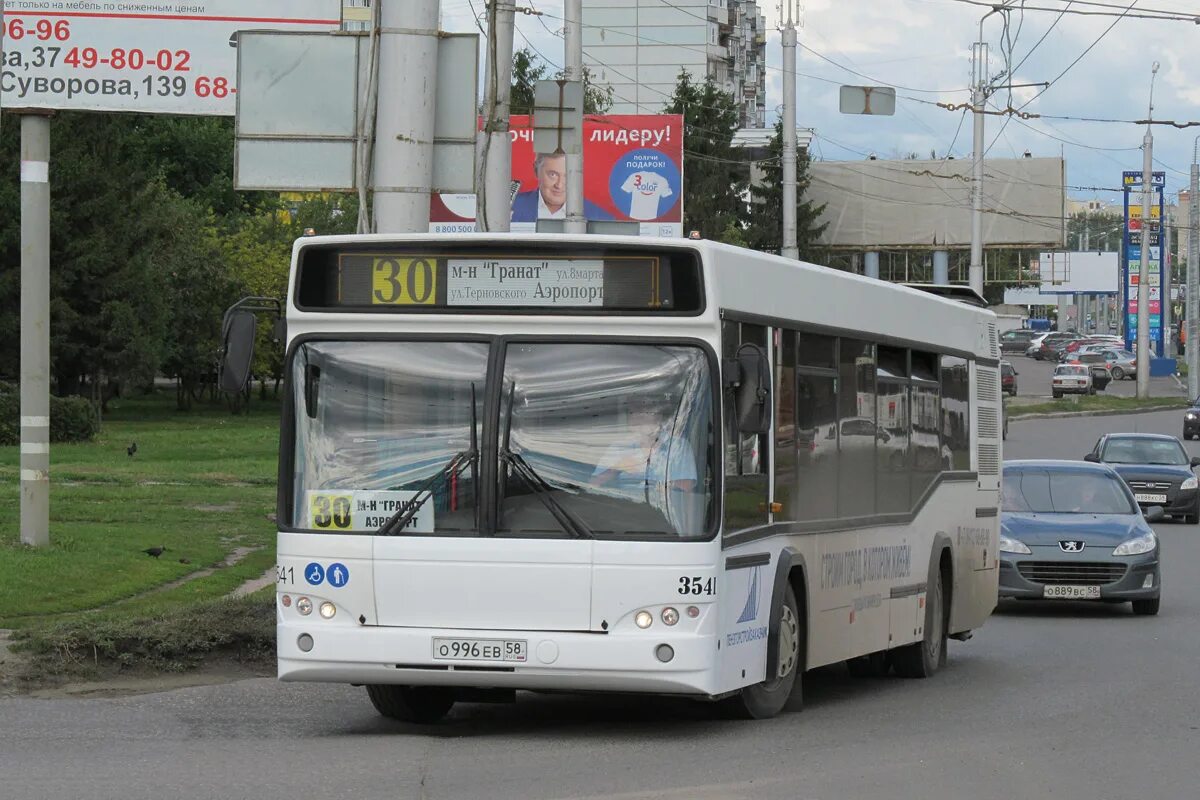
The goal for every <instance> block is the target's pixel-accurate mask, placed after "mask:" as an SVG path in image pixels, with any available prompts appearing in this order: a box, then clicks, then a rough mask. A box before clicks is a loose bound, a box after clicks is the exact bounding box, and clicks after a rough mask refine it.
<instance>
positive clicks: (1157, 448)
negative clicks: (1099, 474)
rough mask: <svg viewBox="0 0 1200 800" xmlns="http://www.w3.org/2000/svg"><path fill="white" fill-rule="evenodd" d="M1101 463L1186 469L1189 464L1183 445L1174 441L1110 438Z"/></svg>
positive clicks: (1102, 454) (1105, 445) (1101, 457)
mask: <svg viewBox="0 0 1200 800" xmlns="http://www.w3.org/2000/svg"><path fill="white" fill-rule="evenodd" d="M1100 460H1101V461H1107V462H1108V463H1110V464H1155V465H1161V466H1172V467H1184V466H1187V465H1188V463H1189V459H1188V456H1187V453H1185V452H1184V450H1183V445H1181V444H1180V443H1179V442H1177V441H1175V440H1174V439H1140V438H1139V439H1134V438H1121V437H1109V439H1108V441H1106V442H1105V443H1104V451H1103V452H1102V453H1101V454H1100Z"/></svg>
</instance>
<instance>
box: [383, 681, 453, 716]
mask: <svg viewBox="0 0 1200 800" xmlns="http://www.w3.org/2000/svg"><path fill="white" fill-rule="evenodd" d="M367 697H369V698H371V705H373V706H375V710H376V711H378V712H379V713H380V714H382V715H383V716H385V717H388V718H389V719H394V720H399V721H400V722H414V723H417V724H418V725H429V724H431V723H434V722H437V721H439V720H441V719H442V717H444V716H446V714H447V713H449V711H450V708H451V706H453V705H454V699H455V698H454V690H453V689H448V688H446V687H444V686H396V685H393V684H371V685H368V686H367Z"/></svg>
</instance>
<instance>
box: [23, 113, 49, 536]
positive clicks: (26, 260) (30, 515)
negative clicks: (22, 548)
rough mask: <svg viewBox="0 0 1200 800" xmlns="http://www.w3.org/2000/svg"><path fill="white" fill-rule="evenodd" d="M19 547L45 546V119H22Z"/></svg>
mask: <svg viewBox="0 0 1200 800" xmlns="http://www.w3.org/2000/svg"><path fill="white" fill-rule="evenodd" d="M21 543H22V544H27V545H33V546H34V547H47V546H49V544H50V118H49V117H47V116H44V115H40V114H27V115H24V116H22V117H21Z"/></svg>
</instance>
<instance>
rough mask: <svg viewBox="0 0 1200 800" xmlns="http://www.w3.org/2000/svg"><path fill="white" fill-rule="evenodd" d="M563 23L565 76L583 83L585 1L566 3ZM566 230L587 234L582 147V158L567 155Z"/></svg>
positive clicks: (581, 154)
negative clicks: (584, 211) (584, 209)
mask: <svg viewBox="0 0 1200 800" xmlns="http://www.w3.org/2000/svg"><path fill="white" fill-rule="evenodd" d="M563 22H564V24H565V30H564V31H563V38H564V39H565V41H566V59H565V60H564V62H563V65H564V66H563V72H564V75H563V77H565V78H566V79H567V80H569V81H579V82H580V83H583V0H565V2H564V3H563ZM586 98H587V93H586V92H585V93H584V99H585V100H586ZM579 135H580V137H582V136H583V132H582V131H580V134H579ZM563 231H564V232H566V233H587V217H585V216H584V213H583V148H580V153H579V155H573V154H571V153H567V218H566V221H565V222H564V223H563Z"/></svg>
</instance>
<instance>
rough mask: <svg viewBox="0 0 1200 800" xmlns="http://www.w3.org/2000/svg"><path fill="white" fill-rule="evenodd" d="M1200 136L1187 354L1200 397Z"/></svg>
mask: <svg viewBox="0 0 1200 800" xmlns="http://www.w3.org/2000/svg"><path fill="white" fill-rule="evenodd" d="M1197 148H1200V136H1197V137H1196V138H1195V139H1194V140H1193V141H1192V176H1191V177H1192V181H1191V184H1190V186H1189V188H1188V257H1187V313H1186V315H1185V316H1186V320H1187V349H1186V352H1185V356H1186V357H1187V368H1188V398H1190V399H1192V400H1195V399H1196V398H1197V397H1200V324H1198V323H1200V321H1198V320H1197V319H1196V317H1197V315H1200V302H1198V301H1200V263H1197V261H1200V255H1197V252H1198V251H1200V240H1198V238H1197V237H1200V163H1198V161H1197V158H1196V156H1197Z"/></svg>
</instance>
